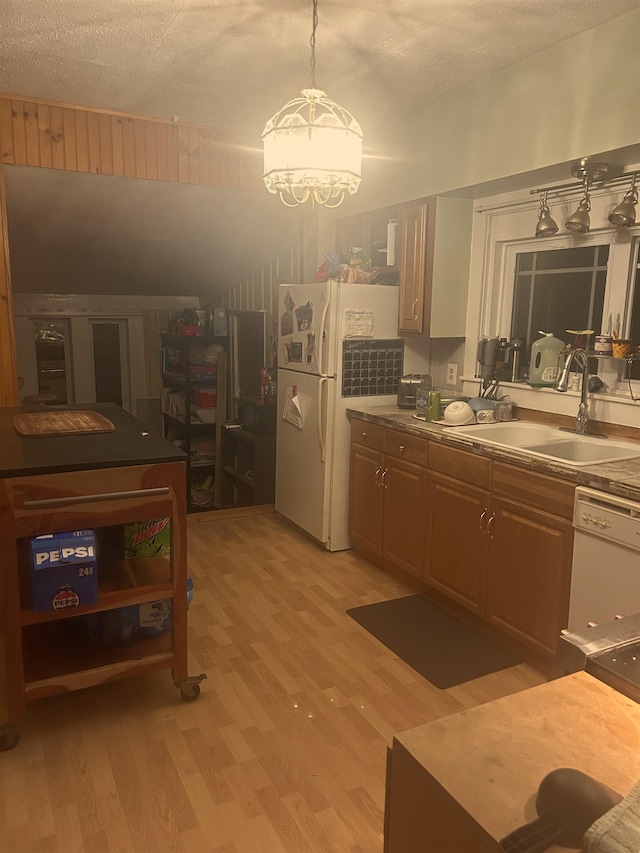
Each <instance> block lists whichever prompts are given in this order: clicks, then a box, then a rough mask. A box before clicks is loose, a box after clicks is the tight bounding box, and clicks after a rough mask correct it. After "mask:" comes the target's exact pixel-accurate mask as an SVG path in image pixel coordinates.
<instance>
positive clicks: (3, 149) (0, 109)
mask: <svg viewBox="0 0 640 853" xmlns="http://www.w3.org/2000/svg"><path fill="white" fill-rule="evenodd" d="M0 157H2V162H3V163H13V162H14V161H15V151H14V145H13V116H12V115H11V101H9V100H5V99H2V98H0Z"/></svg>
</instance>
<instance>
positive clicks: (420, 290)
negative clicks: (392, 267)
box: [398, 202, 427, 335]
mask: <svg viewBox="0 0 640 853" xmlns="http://www.w3.org/2000/svg"><path fill="white" fill-rule="evenodd" d="M426 233H427V204H426V202H419V203H417V204H410V205H407V206H406V207H404V208H403V210H402V213H401V215H400V252H399V261H400V307H399V317H398V332H399V333H400V334H402V333H403V332H409V333H411V332H413V333H414V334H419V335H421V334H422V333H423V332H424V283H425V280H424V272H425V248H426V247H425V240H426Z"/></svg>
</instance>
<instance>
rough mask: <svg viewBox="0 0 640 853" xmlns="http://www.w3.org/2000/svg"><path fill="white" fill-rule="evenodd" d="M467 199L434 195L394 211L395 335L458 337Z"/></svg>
mask: <svg viewBox="0 0 640 853" xmlns="http://www.w3.org/2000/svg"><path fill="white" fill-rule="evenodd" d="M472 212H473V211H472V201H471V199H466V198H444V197H443V198H437V197H435V196H433V197H431V198H427V199H422V200H421V201H417V202H412V203H410V204H406V205H403V207H402V209H401V211H400V221H399V234H400V245H399V250H398V258H399V261H398V262H399V265H400V307H399V317H398V332H399V334H401V335H428V336H429V337H432V338H456V337H464V336H465V329H466V315H467V293H468V290H469V260H470V257H471V227H472Z"/></svg>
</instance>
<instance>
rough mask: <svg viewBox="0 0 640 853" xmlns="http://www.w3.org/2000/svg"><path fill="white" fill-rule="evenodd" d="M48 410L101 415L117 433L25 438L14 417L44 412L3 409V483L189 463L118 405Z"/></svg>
mask: <svg viewBox="0 0 640 853" xmlns="http://www.w3.org/2000/svg"><path fill="white" fill-rule="evenodd" d="M47 408H48V409H50V410H52V409H57V410H63V411H78V410H80V411H92V412H100V413H101V414H102V415H104V416H105V417H107V418H109V420H110V421H112V422H113V424H114V425H115V430H114V431H113V432H101V433H90V434H87V435H53V436H23V435H20V433H18V431H17V430H16V429H15V427H14V424H13V416H14V415H15V414H18V413H19V412H39V411H42V407H40V406H37V407H34V406H22V407H18V408H4V409H3V408H0V477H21V476H25V475H28V474H54V473H57V472H60V471H86V470H90V469H93V468H116V467H120V466H129V465H150V464H154V463H162V462H184V461H186V459H187V455H186V453H183V451H182V450H179V449H178V448H177V447H175V446H174V445H173V444H171V442H170V441H167V440H166V439H164V438H162V436H159V435H155V434H153V433H149V432H147V431H146V430H145V428H144V426H143V424H142V423H140V421H138V420H137V419H136V418H134V417H133V416H132V415H130V414H129V413H128V412H125V411H124V410H123V409H122V407H121V406H117V405H116V404H115V403H96V404H93V405H82V406H80V405H78V406H48V407H47Z"/></svg>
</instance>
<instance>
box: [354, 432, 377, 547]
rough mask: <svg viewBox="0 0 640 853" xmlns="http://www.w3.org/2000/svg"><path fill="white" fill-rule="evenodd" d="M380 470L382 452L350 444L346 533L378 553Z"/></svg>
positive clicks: (355, 541) (357, 542)
mask: <svg viewBox="0 0 640 853" xmlns="http://www.w3.org/2000/svg"><path fill="white" fill-rule="evenodd" d="M382 470H383V456H382V453H380V452H379V451H376V450H369V449H368V448H366V447H361V446H360V445H358V444H352V445H351V475H350V479H349V536H350V537H351V538H352V539H353V541H354V543H355V544H356V545H362V546H363V547H364V548H366V549H367V550H369V551H373V552H374V553H375V554H378V555H380V554H381V553H382V500H383V494H384V491H383V488H382Z"/></svg>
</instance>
